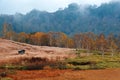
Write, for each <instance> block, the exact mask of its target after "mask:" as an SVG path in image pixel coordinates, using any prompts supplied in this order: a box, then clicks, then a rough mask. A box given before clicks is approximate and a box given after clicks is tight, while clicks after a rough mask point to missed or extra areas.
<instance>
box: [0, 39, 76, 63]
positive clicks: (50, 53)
mask: <svg viewBox="0 0 120 80" xmlns="http://www.w3.org/2000/svg"><path fill="white" fill-rule="evenodd" d="M22 49H24V50H26V52H25V54H23V55H20V54H18V51H19V50H22ZM73 53H74V51H73V49H69V48H59V47H47V46H34V45H29V44H25V43H19V42H15V41H11V40H5V39H0V63H3V62H5V61H9V62H10V60H12V59H14V60H15V59H18V58H24V57H25V58H27V57H44V58H48V59H56V58H59V59H65V58H67V57H69V58H70V57H74V56H75V55H74V54H73Z"/></svg>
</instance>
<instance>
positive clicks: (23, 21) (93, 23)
mask: <svg viewBox="0 0 120 80" xmlns="http://www.w3.org/2000/svg"><path fill="white" fill-rule="evenodd" d="M4 23H9V24H11V26H12V27H13V29H14V31H16V32H27V33H33V32H49V31H56V32H64V33H66V34H68V35H73V34H75V33H80V32H94V33H95V34H100V33H104V34H105V35H106V34H107V35H108V34H110V33H113V34H115V35H119V34H120V3H119V2H110V3H105V4H102V5H101V6H99V7H97V6H91V5H87V6H84V8H83V6H80V5H78V4H76V3H72V4H70V5H68V7H66V8H65V9H59V10H58V11H56V12H54V13H49V12H46V11H38V10H35V9H34V10H32V11H30V12H29V13H27V14H25V15H24V14H20V13H16V14H15V15H3V14H1V15H0V30H2V26H3V24H4Z"/></svg>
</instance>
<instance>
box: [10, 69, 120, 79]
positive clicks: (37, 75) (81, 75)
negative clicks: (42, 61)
mask: <svg viewBox="0 0 120 80" xmlns="http://www.w3.org/2000/svg"><path fill="white" fill-rule="evenodd" d="M9 77H11V78H13V79H14V80H120V68H119V69H105V70H81V71H73V70H37V71H17V74H15V75H9Z"/></svg>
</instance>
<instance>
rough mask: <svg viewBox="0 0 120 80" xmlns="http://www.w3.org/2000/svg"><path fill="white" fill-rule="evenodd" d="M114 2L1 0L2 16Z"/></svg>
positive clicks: (97, 0)
mask: <svg viewBox="0 0 120 80" xmlns="http://www.w3.org/2000/svg"><path fill="white" fill-rule="evenodd" d="M109 1H112V0H0V14H15V13H17V12H18V13H23V14H25V13H27V12H29V11H31V10H32V9H38V10H40V11H48V12H54V11H56V10H58V9H59V8H65V7H67V6H68V5H69V4H70V3H78V4H80V5H84V4H92V5H94V4H96V5H100V4H101V3H105V2H107V3H108V2H109Z"/></svg>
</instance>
